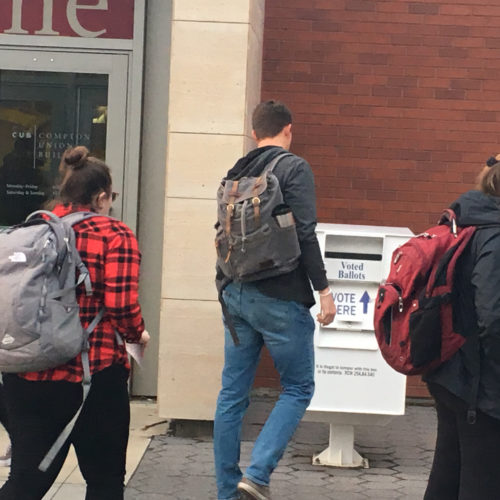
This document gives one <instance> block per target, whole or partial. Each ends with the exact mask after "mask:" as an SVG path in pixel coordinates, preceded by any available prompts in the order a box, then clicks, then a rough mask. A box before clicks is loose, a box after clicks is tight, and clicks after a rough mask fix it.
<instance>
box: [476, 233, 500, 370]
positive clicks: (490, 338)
mask: <svg viewBox="0 0 500 500" xmlns="http://www.w3.org/2000/svg"><path fill="white" fill-rule="evenodd" d="M481 233H482V234H479V235H478V237H477V238H476V241H475V242H474V243H475V247H476V249H475V262H474V268H473V271H472V279H471V282H472V287H473V291H474V306H475V310H476V314H477V320H478V326H479V335H480V338H481V344H482V346H483V348H484V349H485V350H486V352H487V354H488V356H492V355H493V357H495V358H496V359H497V360H498V361H499V363H500V233H499V232H498V230H485V231H481ZM499 366H500V365H499Z"/></svg>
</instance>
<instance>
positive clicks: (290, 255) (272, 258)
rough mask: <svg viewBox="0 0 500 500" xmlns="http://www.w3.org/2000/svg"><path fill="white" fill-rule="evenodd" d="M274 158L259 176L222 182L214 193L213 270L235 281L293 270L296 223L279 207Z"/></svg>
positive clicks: (296, 248)
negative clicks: (215, 217) (214, 255)
mask: <svg viewBox="0 0 500 500" xmlns="http://www.w3.org/2000/svg"><path fill="white" fill-rule="evenodd" d="M286 156H291V154H290V153H282V154H280V155H278V156H277V157H276V158H274V159H273V160H272V161H271V162H270V163H269V164H268V165H267V166H266V167H265V168H264V170H263V172H262V173H261V174H260V176H258V177H242V178H241V179H238V180H229V179H223V180H222V182H221V184H220V187H219V189H218V191H217V203H218V212H217V215H218V217H217V224H216V225H215V227H216V230H217V233H216V237H215V247H216V249H217V266H218V267H219V268H220V269H221V270H222V272H223V273H224V275H225V276H226V277H227V278H228V279H230V280H234V281H239V282H246V281H257V280H260V279H264V278H270V277H273V276H278V275H280V274H285V273H287V272H290V271H293V270H294V269H295V268H296V267H297V266H298V263H299V257H300V246H299V240H298V237H297V231H296V229H295V221H294V219H293V215H292V213H291V210H290V208H289V207H287V206H286V205H285V204H284V203H283V195H282V193H281V189H280V185H279V181H278V179H277V177H276V176H275V175H274V174H273V169H274V167H275V166H276V165H277V163H278V162H279V161H280V160H281V159H283V158H284V157H286Z"/></svg>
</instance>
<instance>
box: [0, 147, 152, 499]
mask: <svg viewBox="0 0 500 500" xmlns="http://www.w3.org/2000/svg"><path fill="white" fill-rule="evenodd" d="M60 172H61V176H62V183H61V190H60V199H59V201H58V202H57V204H56V206H55V208H54V209H53V212H54V213H55V214H56V215H58V216H64V215H66V214H68V213H71V212H74V211H81V210H83V211H89V210H90V211H93V212H95V213H96V216H95V217H91V218H88V219H85V220H84V221H83V222H80V223H78V224H76V225H75V226H74V230H75V234H76V247H77V249H78V251H79V253H80V256H81V258H82V260H83V262H84V263H85V265H86V266H87V268H88V270H89V272H90V277H91V280H92V287H93V295H92V296H91V297H87V296H86V294H85V293H82V291H81V290H78V293H79V295H78V303H79V305H80V316H81V320H82V325H83V326H84V327H87V326H88V325H89V323H90V322H91V321H92V319H93V318H94V317H95V316H96V314H97V313H98V312H99V310H100V309H101V308H102V307H104V309H105V314H104V317H103V319H102V320H101V322H100V323H99V325H98V326H97V327H96V328H95V330H94V331H93V332H92V334H91V335H90V338H89V342H90V352H89V359H90V370H91V373H92V386H91V389H90V393H89V396H88V398H87V400H86V401H85V405H84V407H83V410H82V413H81V415H80V417H79V419H78V421H77V423H76V425H75V428H74V430H73V432H72V434H71V436H70V438H69V439H68V441H67V442H66V444H65V445H64V446H63V448H62V449H61V451H60V452H59V454H58V455H57V457H56V459H55V460H54V462H53V463H52V464H51V466H50V467H49V469H48V470H47V471H46V472H40V471H39V470H38V465H39V464H40V462H41V460H42V459H43V457H44V456H45V454H46V453H47V451H48V450H49V448H50V447H51V445H52V444H53V443H54V441H55V439H56V438H57V437H58V435H59V434H60V432H61V431H62V430H63V428H64V427H65V425H66V424H67V423H68V422H69V421H70V420H71V418H72V417H73V415H74V414H75V412H76V410H77V409H78V407H79V405H80V403H81V400H82V386H81V381H82V375H83V373H82V363H81V359H80V356H78V357H76V358H75V359H73V360H71V361H69V362H68V363H66V364H65V365H62V366H59V367H57V368H53V369H50V370H46V371H42V372H34V373H24V374H5V375H4V385H5V393H6V399H7V405H8V410H9V416H10V418H11V419H12V428H11V429H9V430H10V434H11V439H12V465H11V472H10V476H9V479H8V481H7V482H6V483H5V485H4V486H3V487H2V489H1V490H0V499H9V500H11V499H12V500H14V499H15V500H21V499H22V500H40V499H42V497H43V496H44V495H45V493H46V492H47V491H48V490H49V489H50V487H51V486H52V484H53V482H54V480H55V479H56V477H57V475H58V473H59V471H60V470H61V467H62V465H63V463H64V461H65V459H66V456H67V454H68V450H69V446H70V444H73V446H74V448H75V452H76V455H77V457H78V464H79V466H80V470H81V472H82V475H83V477H84V478H85V480H86V482H87V495H86V500H122V499H123V490H124V478H125V458H126V450H127V441H128V432H129V422H130V407H129V397H128V387H127V380H128V375H129V370H130V366H129V361H128V356H127V352H126V347H125V342H131V343H139V344H142V345H143V346H145V345H146V344H147V342H148V340H149V335H148V333H147V331H145V330H144V321H143V319H142V314H141V308H140V305H139V302H138V281H139V265H140V259H141V256H140V252H139V249H138V245H137V240H136V238H135V236H134V234H133V233H132V231H131V230H130V229H129V228H128V227H127V226H126V225H125V224H124V223H123V222H121V221H119V220H116V219H112V218H109V217H105V216H106V215H108V214H109V211H110V208H111V204H112V201H113V199H114V198H115V197H116V193H113V191H112V185H111V175H110V170H109V168H108V166H107V165H106V164H105V163H103V162H102V161H100V160H98V159H97V158H93V157H91V156H89V152H88V150H87V149H86V148H84V147H82V146H79V147H76V148H73V149H71V150H68V151H66V153H65V154H64V156H63V159H62V161H61V167H60ZM103 216H104V217H103ZM116 332H118V334H119V335H118V336H117V335H116ZM120 338H121V339H122V340H124V341H125V342H123V341H122V340H120Z"/></svg>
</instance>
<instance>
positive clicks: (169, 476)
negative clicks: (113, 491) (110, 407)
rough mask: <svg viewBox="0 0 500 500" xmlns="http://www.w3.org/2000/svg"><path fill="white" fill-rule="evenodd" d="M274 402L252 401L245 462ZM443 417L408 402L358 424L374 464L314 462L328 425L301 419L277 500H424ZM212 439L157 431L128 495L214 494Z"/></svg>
mask: <svg viewBox="0 0 500 500" xmlns="http://www.w3.org/2000/svg"><path fill="white" fill-rule="evenodd" d="M272 404H273V400H271V399H270V398H268V397H257V398H254V399H253V400H252V404H251V405H250V408H249V412H248V414H247V418H246V419H245V424H244V432H243V442H242V450H241V456H242V459H241V465H242V468H244V467H245V466H246V465H247V464H248V462H249V457H250V453H251V448H252V441H253V439H254V438H255V436H256V435H257V433H258V431H259V429H260V426H261V424H262V422H263V421H264V420H265V418H266V415H267V414H268V412H269V411H270V408H271V407H272ZM435 436H436V417H435V411H434V408H432V407H430V406H408V408H407V412H406V415H405V416H402V417H395V418H394V419H393V420H392V421H391V423H390V424H389V425H387V426H385V427H378V426H363V427H361V426H360V427H357V428H356V448H357V450H358V451H359V452H360V453H361V454H362V455H363V456H364V457H365V458H368V460H369V462H370V468H369V469H338V468H330V467H322V466H313V465H311V461H312V456H313V454H314V453H318V452H320V451H322V450H323V449H324V448H326V447H327V446H328V438H329V427H328V425H327V424H321V423H312V422H302V423H301V425H300V427H299V429H298V431H297V433H296V434H295V436H294V438H293V441H292V443H291V445H290V446H289V448H288V449H287V451H286V453H285V455H284V457H283V459H282V460H281V462H280V464H279V466H278V468H277V469H276V471H275V473H274V474H273V476H272V482H271V489H272V493H273V499H275V500H284V499H293V500H358V499H360V500H361V499H364V500H366V499H370V500H389V499H399V500H421V499H422V498H423V494H424V491H425V486H426V483H427V477H428V474H429V470H430V466H431V463H432V457H433V450H434V443H435ZM215 498H216V489H215V481H214V467H213V457H212V440H211V438H210V437H209V436H207V437H201V438H180V437H174V436H169V435H168V434H167V435H162V436H156V437H154V438H153V440H152V441H151V443H150V445H149V447H148V449H147V451H146V453H145V454H144V457H143V459H142V461H141V463H140V464H139V467H138V468H137V470H136V472H135V473H134V474H133V476H132V478H131V480H130V481H129V483H128V486H127V489H126V495H125V499H126V500H164V499H169V500H202V499H215Z"/></svg>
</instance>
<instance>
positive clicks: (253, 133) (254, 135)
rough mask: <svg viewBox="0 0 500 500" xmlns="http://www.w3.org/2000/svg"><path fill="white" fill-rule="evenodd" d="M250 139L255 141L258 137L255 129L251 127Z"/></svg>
mask: <svg viewBox="0 0 500 500" xmlns="http://www.w3.org/2000/svg"><path fill="white" fill-rule="evenodd" d="M252 139H253V140H254V141H255V142H257V141H258V140H259V139H258V138H257V134H256V133H255V130H253V129H252Z"/></svg>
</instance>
